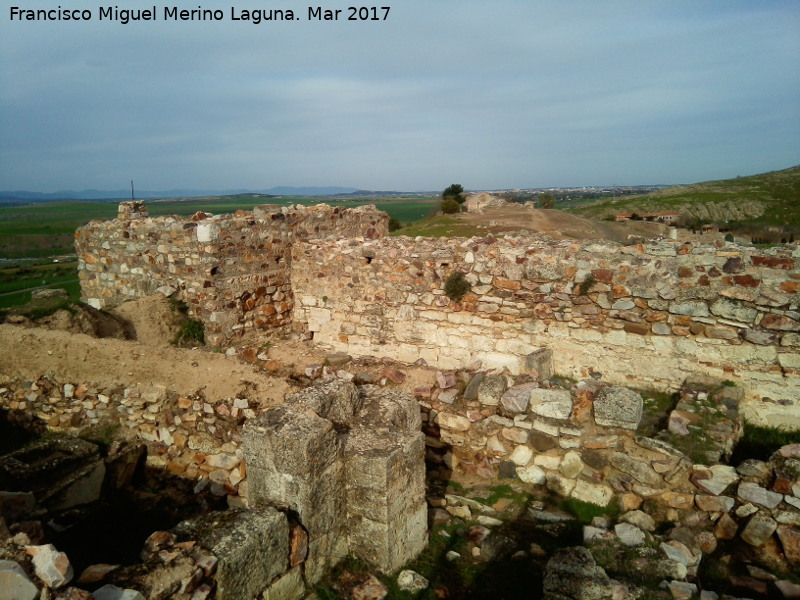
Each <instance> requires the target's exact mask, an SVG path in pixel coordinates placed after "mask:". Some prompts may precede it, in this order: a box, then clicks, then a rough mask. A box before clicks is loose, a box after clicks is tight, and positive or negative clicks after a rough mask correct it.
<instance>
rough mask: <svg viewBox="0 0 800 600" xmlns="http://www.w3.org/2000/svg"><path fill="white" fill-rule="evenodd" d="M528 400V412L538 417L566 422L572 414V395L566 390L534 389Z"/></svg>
mask: <svg viewBox="0 0 800 600" xmlns="http://www.w3.org/2000/svg"><path fill="white" fill-rule="evenodd" d="M530 399H531V406H530V412H532V413H533V414H535V415H538V416H540V417H548V418H551V419H559V420H566V419H569V417H570V415H571V414H572V394H570V392H569V391H568V390H559V389H552V390H551V389H534V390H531V393H530Z"/></svg>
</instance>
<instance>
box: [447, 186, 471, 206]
mask: <svg viewBox="0 0 800 600" xmlns="http://www.w3.org/2000/svg"><path fill="white" fill-rule="evenodd" d="M448 198H451V199H453V200H455V201H456V202H458V203H459V204H464V200H466V199H467V197H466V196H465V195H464V186H462V185H461V184H460V183H454V184H452V185H449V186H447V187H446V188H445V190H444V191H443V192H442V200H447V199H448Z"/></svg>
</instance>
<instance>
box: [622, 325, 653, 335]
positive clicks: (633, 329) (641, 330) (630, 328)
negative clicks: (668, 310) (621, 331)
mask: <svg viewBox="0 0 800 600" xmlns="http://www.w3.org/2000/svg"><path fill="white" fill-rule="evenodd" d="M625 331H627V332H628V333H638V334H640V335H646V334H648V333H650V324H649V323H625Z"/></svg>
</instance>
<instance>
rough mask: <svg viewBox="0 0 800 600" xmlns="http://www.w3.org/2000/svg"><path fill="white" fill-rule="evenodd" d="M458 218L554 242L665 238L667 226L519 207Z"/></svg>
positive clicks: (496, 231) (498, 209) (493, 230)
mask: <svg viewBox="0 0 800 600" xmlns="http://www.w3.org/2000/svg"><path fill="white" fill-rule="evenodd" d="M458 218H459V219H461V220H463V221H465V222H467V223H471V224H473V225H480V226H483V227H488V228H489V230H490V231H491V232H492V233H501V232H503V231H515V230H520V229H526V230H530V231H538V232H541V233H546V234H547V235H550V236H552V237H554V238H556V239H578V240H590V239H604V240H613V241H616V242H622V243H625V242H629V241H630V240H629V236H631V235H635V236H642V237H644V238H651V237H656V236H665V235H666V232H667V229H668V227H667V226H665V225H662V224H658V223H643V222H625V223H616V222H612V221H594V220H590V219H584V218H582V217H577V216H575V215H571V214H569V213H567V212H564V211H561V210H543V209H532V208H527V207H523V206H520V205H509V206H503V207H499V208H488V209H485V210H484V212H482V213H465V214H462V215H459V217H458Z"/></svg>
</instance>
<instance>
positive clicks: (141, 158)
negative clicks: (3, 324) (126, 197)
mask: <svg viewBox="0 0 800 600" xmlns="http://www.w3.org/2000/svg"><path fill="white" fill-rule="evenodd" d="M159 2H160V0H150V1H148V2H144V1H142V0H128V1H127V2H126V1H125V0H120V1H119V2H117V3H116V4H115V5H116V6H119V8H134V9H135V8H145V7H152V5H153V4H154V3H155V7H156V13H157V18H158V20H157V21H154V22H139V23H131V24H128V25H122V24H120V23H118V22H113V21H107V20H104V21H99V15H98V13H99V9H100V7H104V6H109V5H108V4H103V3H102V0H92V1H88V2H87V1H85V0H74V1H73V2H70V0H35V1H31V2H18V3H16V4H18V5H22V6H23V7H24V8H47V9H57V8H58V7H59V6H61V7H62V8H69V9H75V8H85V9H88V10H90V11H91V13H90V14H91V16H92V19H91V21H88V22H65V21H61V22H41V21H40V22H30V21H17V20H15V21H12V20H11V19H10V9H9V3H6V4H5V6H3V7H2V9H0V10H1V11H2V12H0V59H1V60H0V117H1V118H0V190H17V189H27V190H37V191H45V192H52V191H57V190H67V189H75V190H81V189H86V188H99V189H123V188H125V186H126V185H127V184H128V182H129V180H131V179H134V180H135V181H136V186H137V188H139V189H142V190H156V189H161V190H163V189H174V188H194V189H197V188H213V189H231V188H248V189H264V188H269V187H272V186H277V185H291V186H349V187H357V188H366V189H375V190H389V189H394V190H409V191H410V190H440V189H443V188H444V187H445V186H447V185H449V184H450V183H453V182H458V183H461V184H463V185H464V187H466V188H468V189H492V188H516V187H545V186H570V185H608V184H630V185H635V184H648V183H665V184H669V183H688V182H694V181H702V180H708V179H720V178H727V177H735V176H736V175H749V174H755V173H759V172H764V171H771V170H776V169H783V168H787V167H790V166H793V165H796V164H800V33H799V32H800V1H797V0H794V1H789V0H785V1H781V0H775V1H770V2H755V1H743V2H738V1H736V0H725V1H722V0H719V1H706V0H690V1H681V0H666V1H659V0H648V1H641V0H631V1H624V2H623V1H618V0H605V1H602V2H598V1H596V0H587V1H577V0H565V1H556V0H546V1H545V0H518V1H511V0H500V1H492V2H490V1H488V0H483V1H476V0H383V2H382V4H384V5H388V6H390V11H389V15H388V18H387V19H386V20H385V21H366V22H353V21H348V20H346V19H347V16H348V15H349V11H348V10H347V8H346V7H347V6H348V4H347V3H342V2H332V3H330V4H326V5H322V6H323V8H328V9H337V8H338V9H342V13H341V16H340V19H339V20H338V21H335V22H320V21H310V20H308V10H307V7H308V6H318V5H314V4H304V3H302V2H300V1H298V0H284V1H283V2H282V3H275V4H273V3H269V2H264V1H263V0H259V1H253V0H225V1H220V0H208V1H207V2H205V3H203V2H202V0H195V1H194V2H181V1H179V0H171V1H170V0H167V1H166V2H162V3H159ZM11 4H15V3H11ZM172 6H178V7H181V8H187V9H191V8H197V7H198V6H201V7H203V8H206V9H220V10H222V11H223V14H224V19H223V20H221V21H210V22H209V21H206V22H197V21H195V22H175V21H165V20H164V18H163V17H164V14H163V12H164V7H172ZM365 6H367V5H365ZM269 7H272V8H276V9H281V8H282V9H289V8H291V9H293V10H294V11H295V15H296V16H297V17H299V20H297V21H291V22H265V23H261V24H260V25H254V24H253V23H251V22H245V21H238V22H237V21H233V20H232V15H231V11H232V10H233V11H234V12H235V13H236V14H238V15H240V16H241V12H242V10H244V9H252V8H269ZM382 13H383V11H379V16H382Z"/></svg>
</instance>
